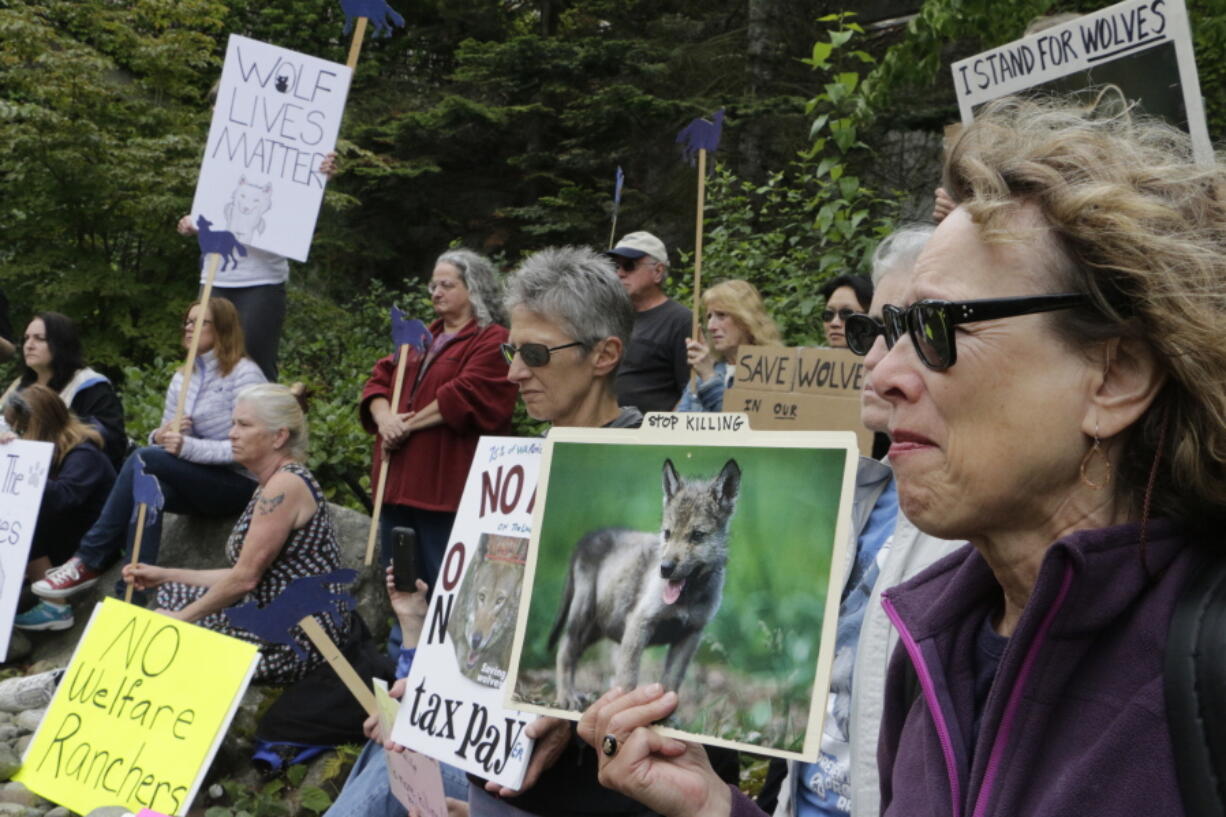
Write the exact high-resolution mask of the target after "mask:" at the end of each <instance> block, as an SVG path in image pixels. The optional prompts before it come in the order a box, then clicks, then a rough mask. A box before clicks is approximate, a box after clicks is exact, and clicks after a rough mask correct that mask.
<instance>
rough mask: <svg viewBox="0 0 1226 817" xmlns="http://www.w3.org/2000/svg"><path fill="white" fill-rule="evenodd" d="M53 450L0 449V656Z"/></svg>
mask: <svg viewBox="0 0 1226 817" xmlns="http://www.w3.org/2000/svg"><path fill="white" fill-rule="evenodd" d="M54 451H55V446H54V445H52V444H51V443H39V442H29V441H26V440H13V441H12V442H10V443H8V444H6V445H4V446H0V593H2V594H3V595H2V596H0V599H3V600H4V601H3V602H0V656H4V655H7V654H8V649H9V639H10V638H11V637H12V635H13V618H14V617H15V616H16V615H17V600H18V599H19V598H20V596H21V580H22V579H23V578H25V575H26V562H27V561H29V558H30V544H31V543H32V542H33V541H34V529H35V527H36V526H37V524H38V512H39V509H40V508H41V507H42V502H43V489H44V488H45V487H46V485H47V474H48V472H49V471H50V469H51V455H52V454H53V453H54Z"/></svg>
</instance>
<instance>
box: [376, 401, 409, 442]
mask: <svg viewBox="0 0 1226 817" xmlns="http://www.w3.org/2000/svg"><path fill="white" fill-rule="evenodd" d="M415 413H416V412H412V411H406V412H404V413H403V414H397V413H396V412H394V411H388V412H385V413H383V414H381V415H379V417H377V418H376V419H375V422H376V423H378V425H379V436H380V437H382V438H383V450H384V451H395V450H396V449H397V448H399V447H400V445H401V443H403V442H404V441H405V440H406V439H408V437H409V420H411V419H413V415H414V414H415Z"/></svg>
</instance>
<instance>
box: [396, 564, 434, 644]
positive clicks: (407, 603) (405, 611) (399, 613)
mask: <svg viewBox="0 0 1226 817" xmlns="http://www.w3.org/2000/svg"><path fill="white" fill-rule="evenodd" d="M416 588H417V589H416V590H413V591H410V590H397V589H396V578H395V571H394V569H393V568H392V566H391V565H388V566H387V597H388V599H389V600H390V601H391V603H392V612H393V613H395V614H396V621H397V623H399V624H400V632H401V643H402V644H403V645H404V646H405V647H406V648H407V647H416V646H417V640H418V639H419V638H421V628H422V625H423V624H425V621H426V608H427V602H428V600H427V598H426V594H427V593H428V592H429V590H430V585H428V584H426V583H425V582H423V581H422V580H421V579H418V580H417V585H416Z"/></svg>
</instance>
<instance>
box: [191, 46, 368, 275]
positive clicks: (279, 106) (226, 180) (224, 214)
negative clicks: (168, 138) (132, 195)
mask: <svg viewBox="0 0 1226 817" xmlns="http://www.w3.org/2000/svg"><path fill="white" fill-rule="evenodd" d="M351 78H352V72H351V71H350V70H349V69H348V68H347V67H345V66H344V65H340V64H339V63H334V62H328V61H327V60H321V59H318V58H317V57H312V56H310V55H308V54H300V53H298V52H296V51H290V50H288V49H285V48H279V47H277V46H275V45H269V44H268V43H262V42H259V41H258V40H250V39H247V38H246V37H240V36H238V35H236V34H232V35H230V41H229V44H228V46H227V47H226V62H225V65H224V66H223V68H222V71H221V82H220V84H219V85H218V90H217V102H216V104H215V106H214V108H213V123H212V125H211V127H210V128H209V138H208V144H207V145H206V146H205V150H204V160H203V161H202V162H201V165H200V179H199V181H198V182H197V184H196V197H195V200H194V201H193V202H192V221H193V222H195V221H196V219H197V218H198V217H200V216H204V217H205V218H207V219H208V220H209V221H210V222H211V223H212V225H213V226H214V228H215V229H224V230H226V231H228V232H231V233H233V234H234V236H235V237H236V238H237V239H238V240H239V242H240V243H242V244H243V245H244V246H245V247H256V248H258V249H261V250H265V251H267V252H271V253H276V254H278V255H284V256H288V257H290V258H294V259H296V260H298V261H305V260H306V259H307V253H308V252H309V250H310V247H311V237H312V236H313V235H314V232H315V220H316V218H317V217H318V215H319V205H320V203H321V202H322V201H323V193H324V185H325V183H326V181H327V179H326V177H325V176H324V174H322V173H320V172H319V165H320V163H321V162H322V161H323V159H324V157H325V156H326V155H327V154H328V153H329V152H330V151H331V150H332V149H333V148H334V147H335V145H336V136H337V133H338V132H339V130H340V123H341V116H342V115H343V114H344V112H345V99H346V97H347V96H348V93H349V82H350V79H351Z"/></svg>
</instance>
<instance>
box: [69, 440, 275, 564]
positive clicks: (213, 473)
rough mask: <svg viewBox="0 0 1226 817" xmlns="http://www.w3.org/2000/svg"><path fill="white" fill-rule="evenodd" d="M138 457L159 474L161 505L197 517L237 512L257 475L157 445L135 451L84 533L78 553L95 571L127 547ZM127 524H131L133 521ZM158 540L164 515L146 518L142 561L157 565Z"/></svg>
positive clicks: (149, 471)
mask: <svg viewBox="0 0 1226 817" xmlns="http://www.w3.org/2000/svg"><path fill="white" fill-rule="evenodd" d="M137 457H140V458H141V459H142V460H143V461H144V463H145V473H146V474H152V475H153V476H155V477H157V480H158V482H159V483H160V484H161V486H162V496H163V497H164V498H165V505H164V507H163V510H166V511H170V512H171V513H186V514H195V515H198V516H230V515H233V514H237V513H240V512H241V511H242V510H243V509H244V508H246V507H247V503H248V502H250V501H251V495H252V494H253V493H254V492H255V480H253V479H250V478H248V477H245V476H243V475H242V474H240V473H238V472H237V471H234V470H232V469H230V468H227V467H226V466H224V465H198V464H196V463H194V462H188V461H187V460H184V459H180V458H179V457H176V456H175V455H174V454H170V453H167V452H166V450H165V449H163V448H160V447H159V446H147V447H145V448H141V449H139V450H137V451H136V452H135V453H134V454H132V455H131V456H130V457H128V459H127V460H125V461H124V464H123V467H122V468H120V469H119V476H118V477H116V478H115V487H114V488H112V489H111V495H110V496H108V497H107V498H106V504H105V505H103V506H102V513H101V514H99V516H98V521H97V522H95V523H94V525H93V527H91V528H90V529H89V530H88V531H87V532H86V533H85V535H84V536H83V537H81V545H80V547H78V548H77V556H78V557H80V559H81V561H83V562H85V564H86V565H87V566H89V567H90V568H92V569H93V570H98V571H102V570H105V569H106V568H108V567H110V565H111V564H113V563H114V562H115V560H116V559H117V558H118V557H119V555H120V553H121V552H122V551H123V550H124V549H125V546H126V545H127V543H128V541H129V539H128V528H129V522H131V521H132V510H133V507H134V505H135V503H134V502H133V501H132V480H133V477H135V475H136V467H137V459H136V458H137ZM131 527H132V528H133V529H135V523H134V522H133V523H132V525H131ZM161 544H162V515H161V514H158V515H157V518H156V519H155V520H154V521H153V522H152V523H149V522H146V527H145V535H144V537H143V538H142V539H141V546H140V560H141V561H142V562H145V563H146V564H156V563H157V556H158V548H159V547H160V546H161Z"/></svg>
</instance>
